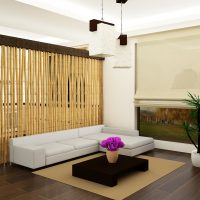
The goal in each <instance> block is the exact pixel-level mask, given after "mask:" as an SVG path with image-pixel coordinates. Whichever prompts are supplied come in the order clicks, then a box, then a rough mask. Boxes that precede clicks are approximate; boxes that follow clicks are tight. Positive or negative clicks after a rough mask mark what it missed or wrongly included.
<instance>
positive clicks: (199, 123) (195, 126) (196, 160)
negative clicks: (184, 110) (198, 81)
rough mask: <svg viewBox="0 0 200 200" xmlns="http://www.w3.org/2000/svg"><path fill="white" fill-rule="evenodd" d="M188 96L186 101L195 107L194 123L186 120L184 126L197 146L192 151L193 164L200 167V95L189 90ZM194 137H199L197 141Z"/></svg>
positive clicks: (192, 112)
mask: <svg viewBox="0 0 200 200" xmlns="http://www.w3.org/2000/svg"><path fill="white" fill-rule="evenodd" d="M188 96H189V99H185V100H184V102H185V103H186V104H187V105H189V106H192V107H193V108H194V109H193V110H192V111H191V117H192V119H193V123H192V124H191V123H189V122H184V124H183V126H184V129H185V131H186V134H187V136H188V138H189V139H190V141H191V143H192V144H193V145H194V146H195V148H196V149H195V150H193V151H192V153H191V160H192V164H193V165H194V166H195V167H200V97H199V96H198V95H192V94H191V93H189V92H188ZM194 137H197V139H196V140H197V141H196V140H195V139H194Z"/></svg>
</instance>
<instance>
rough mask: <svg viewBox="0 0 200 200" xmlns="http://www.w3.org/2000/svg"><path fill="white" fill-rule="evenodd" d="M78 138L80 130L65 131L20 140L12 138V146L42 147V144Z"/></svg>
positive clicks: (19, 138) (25, 137)
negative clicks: (29, 145)
mask: <svg viewBox="0 0 200 200" xmlns="http://www.w3.org/2000/svg"><path fill="white" fill-rule="evenodd" d="M75 137H78V129H70V130H64V131H57V132H50V133H43V134H37V135H30V136H24V137H18V138H12V139H11V144H13V145H20V146H22V145H26V144H31V145H41V144H48V143H52V142H56V141H60V140H66V139H68V138H75Z"/></svg>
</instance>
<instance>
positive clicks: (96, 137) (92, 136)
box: [82, 133, 119, 142]
mask: <svg viewBox="0 0 200 200" xmlns="http://www.w3.org/2000/svg"><path fill="white" fill-rule="evenodd" d="M114 136H118V137H119V135H114V134H107V133H96V134H90V135H84V136H82V138H86V139H89V140H96V141H98V142H101V141H102V140H104V139H106V138H108V137H114Z"/></svg>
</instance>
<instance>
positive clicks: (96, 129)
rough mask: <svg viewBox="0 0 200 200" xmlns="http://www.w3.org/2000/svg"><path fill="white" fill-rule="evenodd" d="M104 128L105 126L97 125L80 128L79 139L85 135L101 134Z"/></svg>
mask: <svg viewBox="0 0 200 200" xmlns="http://www.w3.org/2000/svg"><path fill="white" fill-rule="evenodd" d="M103 127H104V125H97V126H88V127H83V128H79V137H82V136H84V135H90V134H96V133H101V131H102V128H103Z"/></svg>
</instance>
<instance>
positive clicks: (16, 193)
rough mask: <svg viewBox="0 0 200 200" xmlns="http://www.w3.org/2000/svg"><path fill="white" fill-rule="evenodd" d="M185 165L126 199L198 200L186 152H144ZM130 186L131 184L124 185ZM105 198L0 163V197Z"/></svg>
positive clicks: (195, 171) (195, 174)
mask: <svg viewBox="0 0 200 200" xmlns="http://www.w3.org/2000/svg"><path fill="white" fill-rule="evenodd" d="M145 155H148V156H155V157H159V158H165V159H169V160H177V161H182V162H185V163H186V164H185V165H184V166H183V167H181V168H179V169H178V170H176V171H174V172H172V173H171V174H169V175H167V176H165V177H163V178H161V179H159V180H158V181H156V182H154V183H152V184H151V185H149V186H147V187H145V188H144V189H142V190H140V191H138V192H137V193H135V194H133V195H131V196H129V197H128V198H126V200H199V199H200V189H199V188H200V169H199V168H195V167H192V165H191V162H190V154H184V153H178V152H171V151H164V150H158V149H155V150H153V151H151V152H148V153H146V154H145ZM160 167H162V166H160ZM127 187H131V185H127ZM106 199H107V198H105V197H102V196H99V195H97V194H93V193H90V192H87V191H84V190H81V189H78V188H75V187H72V186H69V185H65V184H62V183H59V182H56V181H53V180H50V179H47V178H43V177H40V176H37V175H34V174H32V173H31V171H30V170H29V169H26V168H23V167H20V166H17V165H12V166H7V167H6V168H3V167H2V166H0V200H106Z"/></svg>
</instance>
